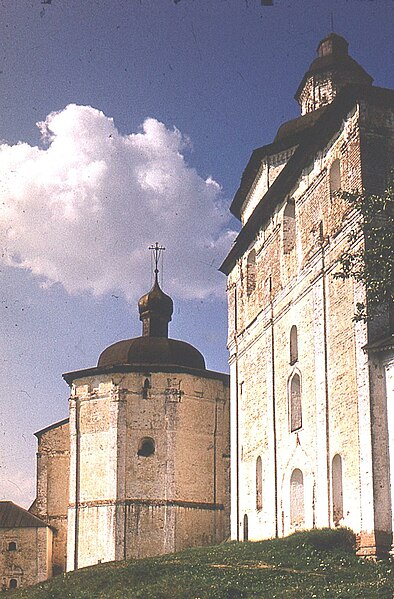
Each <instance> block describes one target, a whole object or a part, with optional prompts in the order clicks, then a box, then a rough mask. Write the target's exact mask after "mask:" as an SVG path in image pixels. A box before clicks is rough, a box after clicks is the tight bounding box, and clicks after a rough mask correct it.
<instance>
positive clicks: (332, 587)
mask: <svg viewBox="0 0 394 599" xmlns="http://www.w3.org/2000/svg"><path fill="white" fill-rule="evenodd" d="M353 546H354V535H353V534H352V533H351V532H350V531H349V530H347V529H341V530H335V531H334V530H328V529H325V530H314V531H310V532H302V533H296V534H294V535H292V536H290V537H288V538H286V539H279V540H269V541H262V542H258V543H252V542H250V543H235V542H231V543H225V544H222V545H218V546H215V547H199V548H194V549H187V550H186V551H182V552H180V553H176V554H173V555H166V556H161V557H157V558H149V559H142V560H133V561H128V562H111V563H107V564H101V565H97V566H92V567H90V568H84V569H82V570H79V571H78V572H72V573H68V574H66V575H64V576H59V577H57V578H54V579H52V580H51V581H48V582H46V583H42V584H39V585H36V586H35V587H31V588H29V589H26V590H25V591H15V592H13V593H12V597H13V599H22V598H23V599H24V598H29V599H43V598H45V599H69V598H72V599H257V598H264V597H267V598H269V599H277V598H281V599H282V598H283V599H285V598H286V599H288V598H297V599H309V598H312V597H316V598H319V599H320V598H327V597H340V598H341V599H355V598H357V597H360V598H362V599H374V598H379V599H386V598H387V599H392V598H393V596H394V564H393V567H392V565H391V562H390V561H388V560H387V561H380V562H373V561H367V560H362V559H360V558H358V557H356V555H355V553H354V549H353Z"/></svg>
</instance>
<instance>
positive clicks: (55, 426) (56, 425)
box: [34, 418, 69, 439]
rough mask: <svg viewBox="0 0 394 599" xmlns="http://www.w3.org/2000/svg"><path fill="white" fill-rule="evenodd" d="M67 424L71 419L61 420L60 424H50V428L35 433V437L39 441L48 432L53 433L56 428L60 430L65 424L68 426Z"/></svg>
mask: <svg viewBox="0 0 394 599" xmlns="http://www.w3.org/2000/svg"><path fill="white" fill-rule="evenodd" d="M67 422H69V418H63V420H59V422H54V423H53V424H50V425H49V426H46V427H45V428H42V429H41V430H39V431H37V432H36V433H34V435H35V436H36V437H37V439H39V438H40V437H41V436H42V435H43V434H44V433H47V432H48V431H51V430H52V429H54V428H58V427H59V426H63V425H64V424H67Z"/></svg>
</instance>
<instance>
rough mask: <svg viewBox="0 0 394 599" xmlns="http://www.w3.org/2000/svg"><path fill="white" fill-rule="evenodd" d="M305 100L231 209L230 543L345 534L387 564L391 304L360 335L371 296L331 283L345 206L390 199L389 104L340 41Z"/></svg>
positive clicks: (247, 174) (329, 46)
mask: <svg viewBox="0 0 394 599" xmlns="http://www.w3.org/2000/svg"><path fill="white" fill-rule="evenodd" d="M295 98H296V100H297V102H298V103H299V105H300V110H301V116H299V117H298V118H296V119H294V120H292V121H289V122H287V123H284V124H283V125H282V126H281V127H280V128H279V130H278V132H277V134H276V137H275V139H274V141H273V142H272V143H270V144H268V145H265V146H263V147H261V148H258V149H256V150H254V152H253V153H252V155H251V158H250V160H249V163H248V164H247V166H246V169H245V171H244V173H243V176H242V180H241V184H240V187H239V189H238V191H237V193H236V195H235V197H234V200H233V202H232V205H231V211H232V213H233V214H234V215H235V216H236V217H237V218H239V220H240V221H241V223H242V230H241V232H240V234H239V236H238V238H237V240H236V243H235V244H234V246H233V248H232V249H231V252H230V253H229V255H228V256H227V258H226V259H225V261H224V262H223V264H222V267H221V270H222V271H223V272H224V273H225V274H227V275H228V305H229V331H228V333H229V334H228V347H229V350H230V378H231V514H232V515H231V527H232V538H234V539H241V540H242V539H244V540H246V539H265V538H269V537H277V536H279V537H281V536H284V535H288V534H290V533H291V532H293V531H295V530H299V529H303V528H306V529H308V528H314V527H327V526H329V527H334V526H348V527H350V528H351V529H353V530H354V532H355V533H356V534H357V542H358V551H359V553H360V554H362V555H379V554H381V553H384V552H387V551H389V550H390V549H391V547H392V542H393V541H392V532H393V515H394V389H393V381H394V338H393V320H392V318H391V320H390V314H389V312H390V308H391V309H392V306H390V307H388V308H387V314H383V315H382V316H381V318H379V319H378V318H375V320H373V321H372V322H370V323H368V324H366V323H364V322H354V320H353V316H354V314H355V313H356V304H357V303H362V302H364V300H365V293H364V288H363V286H362V285H361V284H360V283H356V282H355V281H354V280H352V279H347V280H341V279H338V278H337V279H336V278H334V274H335V273H336V272H338V269H339V266H338V259H339V256H340V255H341V253H342V252H343V251H344V250H345V249H346V248H347V247H348V235H349V232H350V231H351V230H352V229H353V228H354V226H355V219H357V214H355V212H354V211H352V210H350V209H349V205H348V204H347V202H346V201H345V200H343V199H341V197H339V196H338V193H337V192H338V191H339V190H344V191H348V192H352V191H354V190H360V191H361V190H362V189H363V188H364V189H365V190H366V191H367V192H368V193H376V192H378V193H379V192H382V191H383V190H384V189H385V186H386V183H387V180H388V175H389V172H390V169H391V168H392V167H393V165H394V91H392V90H388V89H382V88H378V87H374V86H373V85H372V78H371V77H370V76H369V75H368V74H367V73H366V72H365V71H364V69H363V68H362V67H361V66H360V65H359V64H357V62H355V60H353V59H352V58H351V57H350V56H349V54H348V44H347V42H346V40H345V39H344V38H343V37H341V36H339V35H336V34H334V33H333V34H330V35H329V36H328V37H327V38H325V39H324V40H322V41H321V42H320V44H319V46H318V56H317V58H316V59H315V60H314V61H313V62H312V64H311V65H310V67H309V70H308V71H307V72H306V74H305V75H304V77H303V79H302V81H301V83H300V85H299V87H298V89H297V91H296V95H295ZM362 243H363V240H362V239H360V240H359V244H362ZM392 314H393V312H391V316H392Z"/></svg>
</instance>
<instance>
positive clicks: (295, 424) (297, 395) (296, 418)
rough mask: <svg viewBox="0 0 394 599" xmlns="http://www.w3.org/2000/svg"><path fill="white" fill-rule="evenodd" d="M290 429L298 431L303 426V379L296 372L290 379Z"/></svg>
mask: <svg viewBox="0 0 394 599" xmlns="http://www.w3.org/2000/svg"><path fill="white" fill-rule="evenodd" d="M289 393H290V401H289V404H290V430H291V431H296V430H298V429H299V428H301V427H302V405H301V379H300V375H299V374H297V373H295V374H294V375H293V377H292V378H291V380H290V386H289Z"/></svg>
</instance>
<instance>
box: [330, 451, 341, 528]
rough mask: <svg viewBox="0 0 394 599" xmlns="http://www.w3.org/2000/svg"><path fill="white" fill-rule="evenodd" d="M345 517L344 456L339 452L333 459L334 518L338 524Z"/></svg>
mask: <svg viewBox="0 0 394 599" xmlns="http://www.w3.org/2000/svg"><path fill="white" fill-rule="evenodd" d="M342 518H343V486H342V458H341V456H340V455H339V454H338V453H337V454H336V455H335V456H334V458H333V460H332V519H333V521H334V524H335V525H336V526H337V525H338V524H339V522H340V520H342Z"/></svg>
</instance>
